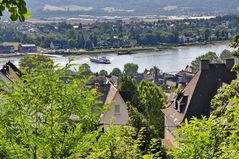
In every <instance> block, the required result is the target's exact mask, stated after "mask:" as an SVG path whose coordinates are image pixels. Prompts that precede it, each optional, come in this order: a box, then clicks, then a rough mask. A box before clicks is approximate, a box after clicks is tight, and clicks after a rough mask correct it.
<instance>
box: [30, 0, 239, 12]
mask: <svg viewBox="0 0 239 159" xmlns="http://www.w3.org/2000/svg"><path fill="white" fill-rule="evenodd" d="M27 2H28V6H29V8H30V10H31V11H32V12H34V14H40V13H42V12H45V13H50V12H68V13H69V14H72V13H71V12H78V13H83V12H85V13H89V14H95V15H97V14H107V13H108V14H116V15H117V14H128V15H131V14H135V15H137V14H157V13H160V14H172V13H174V14H178V13H181V14H193V13H204V14H209V13H218V12H236V11H239V0H200V1H199V0H127V1H122V0H27ZM142 11H143V12H142Z"/></svg>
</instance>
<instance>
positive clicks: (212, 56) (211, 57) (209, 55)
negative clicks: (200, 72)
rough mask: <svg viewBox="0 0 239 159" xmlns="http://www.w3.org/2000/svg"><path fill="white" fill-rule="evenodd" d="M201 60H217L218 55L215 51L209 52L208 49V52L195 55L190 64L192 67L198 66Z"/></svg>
mask: <svg viewBox="0 0 239 159" xmlns="http://www.w3.org/2000/svg"><path fill="white" fill-rule="evenodd" d="M201 60H210V61H212V60H218V56H217V54H216V53H215V52H211V51H209V52H208V53H206V54H204V55H201V56H198V57H196V59H195V60H193V61H192V62H191V65H192V66H193V67H194V68H197V69H198V68H199V65H200V61H201Z"/></svg>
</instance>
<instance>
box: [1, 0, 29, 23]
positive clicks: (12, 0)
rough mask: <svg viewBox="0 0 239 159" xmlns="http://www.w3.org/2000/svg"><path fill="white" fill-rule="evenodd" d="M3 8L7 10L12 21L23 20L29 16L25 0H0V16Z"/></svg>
mask: <svg viewBox="0 0 239 159" xmlns="http://www.w3.org/2000/svg"><path fill="white" fill-rule="evenodd" d="M4 10H8V12H9V13H10V18H11V20H13V21H16V20H20V21H21V22H23V21H25V19H26V18H30V12H29V11H28V10H27V7H26V1H25V0H2V1H0V16H2V15H3V11H4Z"/></svg>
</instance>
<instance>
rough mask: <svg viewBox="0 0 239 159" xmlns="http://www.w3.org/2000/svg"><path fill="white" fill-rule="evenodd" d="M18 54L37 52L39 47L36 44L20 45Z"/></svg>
mask: <svg viewBox="0 0 239 159" xmlns="http://www.w3.org/2000/svg"><path fill="white" fill-rule="evenodd" d="M18 52H20V53H30V52H37V47H36V45H35V44H19V46H18Z"/></svg>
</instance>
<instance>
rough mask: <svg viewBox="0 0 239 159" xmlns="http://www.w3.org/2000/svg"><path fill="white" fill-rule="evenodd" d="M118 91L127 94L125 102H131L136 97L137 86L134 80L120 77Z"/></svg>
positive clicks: (124, 76) (129, 77)
mask: <svg viewBox="0 0 239 159" xmlns="http://www.w3.org/2000/svg"><path fill="white" fill-rule="evenodd" d="M119 91H121V92H125V93H127V95H128V99H127V101H130V102H133V101H134V99H135V96H137V84H136V81H135V80H134V78H133V77H131V76H126V75H123V76H121V78H120V84H119Z"/></svg>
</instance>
